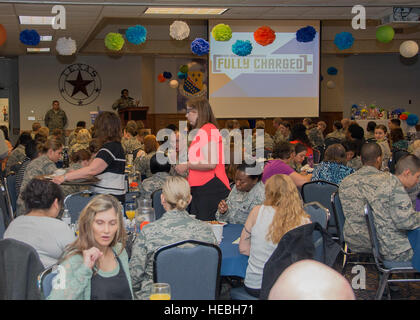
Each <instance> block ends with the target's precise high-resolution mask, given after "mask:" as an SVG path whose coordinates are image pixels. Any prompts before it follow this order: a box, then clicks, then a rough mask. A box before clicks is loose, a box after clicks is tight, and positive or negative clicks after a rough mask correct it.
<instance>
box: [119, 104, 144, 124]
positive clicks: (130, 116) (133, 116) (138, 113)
mask: <svg viewBox="0 0 420 320" xmlns="http://www.w3.org/2000/svg"><path fill="white" fill-rule="evenodd" d="M148 111H149V107H147V106H142V107H130V108H124V109H121V110H118V114H119V116H120V120H121V125H122V127H125V125H126V124H127V122H128V121H130V120H134V121H137V120H141V121H143V123H144V127H145V128H150V125H151V124H150V123H148V122H149V121H148V120H149V119H148V115H147V112H148Z"/></svg>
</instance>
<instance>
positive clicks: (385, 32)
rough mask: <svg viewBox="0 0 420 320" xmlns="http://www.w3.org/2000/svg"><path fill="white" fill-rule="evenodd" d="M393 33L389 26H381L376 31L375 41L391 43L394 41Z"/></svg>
mask: <svg viewBox="0 0 420 320" xmlns="http://www.w3.org/2000/svg"><path fill="white" fill-rule="evenodd" d="M394 35H395V31H394V28H392V27H391V26H381V27H379V28H378V29H376V39H377V40H378V41H379V42H382V43H388V42H391V41H392V39H394Z"/></svg>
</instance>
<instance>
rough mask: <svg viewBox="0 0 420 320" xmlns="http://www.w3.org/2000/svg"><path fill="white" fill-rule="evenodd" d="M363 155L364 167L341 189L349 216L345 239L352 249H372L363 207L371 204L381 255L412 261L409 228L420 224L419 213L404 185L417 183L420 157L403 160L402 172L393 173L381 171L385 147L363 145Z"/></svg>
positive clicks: (345, 224)
mask: <svg viewBox="0 0 420 320" xmlns="http://www.w3.org/2000/svg"><path fill="white" fill-rule="evenodd" d="M361 158H362V163H363V167H362V168H361V169H359V170H358V171H356V172H355V173H353V174H351V175H349V176H347V177H346V178H344V179H343V181H342V182H341V184H340V188H339V196H340V200H341V204H342V207H343V212H344V216H345V218H346V221H345V223H344V230H343V234H344V240H345V241H346V242H347V244H348V246H349V248H350V250H352V251H353V252H357V253H370V252H371V244H370V239H369V233H368V229H367V224H366V219H365V217H364V206H365V204H366V203H369V204H370V206H371V207H372V210H373V215H374V218H375V227H376V231H377V236H378V240H379V252H380V253H381V255H382V256H383V257H384V259H386V260H395V261H410V260H411V258H412V257H413V250H412V248H411V245H410V242H409V241H408V238H407V234H406V231H408V230H413V229H416V228H419V227H420V215H419V214H418V213H416V212H415V211H414V209H413V206H412V203H411V200H410V198H409V197H408V194H407V192H406V191H405V189H404V188H405V187H410V185H414V184H415V183H417V181H418V177H419V175H420V160H419V159H418V158H417V157H415V156H412V155H411V156H410V157H409V158H406V159H405V160H404V161H403V162H401V163H400V166H399V171H398V172H399V175H398V176H394V175H391V174H390V173H388V172H382V171H380V170H379V169H380V168H381V163H382V150H381V148H380V147H379V145H378V144H376V143H366V144H364V145H363V147H362V150H361ZM404 167H405V168H404ZM407 169H408V170H409V173H408V172H407Z"/></svg>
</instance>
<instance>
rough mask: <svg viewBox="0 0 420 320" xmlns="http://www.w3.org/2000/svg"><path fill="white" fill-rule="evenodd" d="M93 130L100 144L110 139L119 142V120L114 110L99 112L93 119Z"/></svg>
mask: <svg viewBox="0 0 420 320" xmlns="http://www.w3.org/2000/svg"><path fill="white" fill-rule="evenodd" d="M93 132H94V133H93V134H94V138H98V140H99V141H100V144H101V145H103V144H104V143H107V142H112V141H117V142H121V120H120V118H119V117H118V116H117V115H116V114H115V113H114V112H109V111H104V112H101V113H100V114H99V115H98V117H97V118H96V120H95V123H94V128H93Z"/></svg>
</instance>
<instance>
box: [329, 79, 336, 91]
mask: <svg viewBox="0 0 420 320" xmlns="http://www.w3.org/2000/svg"><path fill="white" fill-rule="evenodd" d="M327 88H328V89H334V88H335V82H334V81H332V80H330V81H328V82H327Z"/></svg>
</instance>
